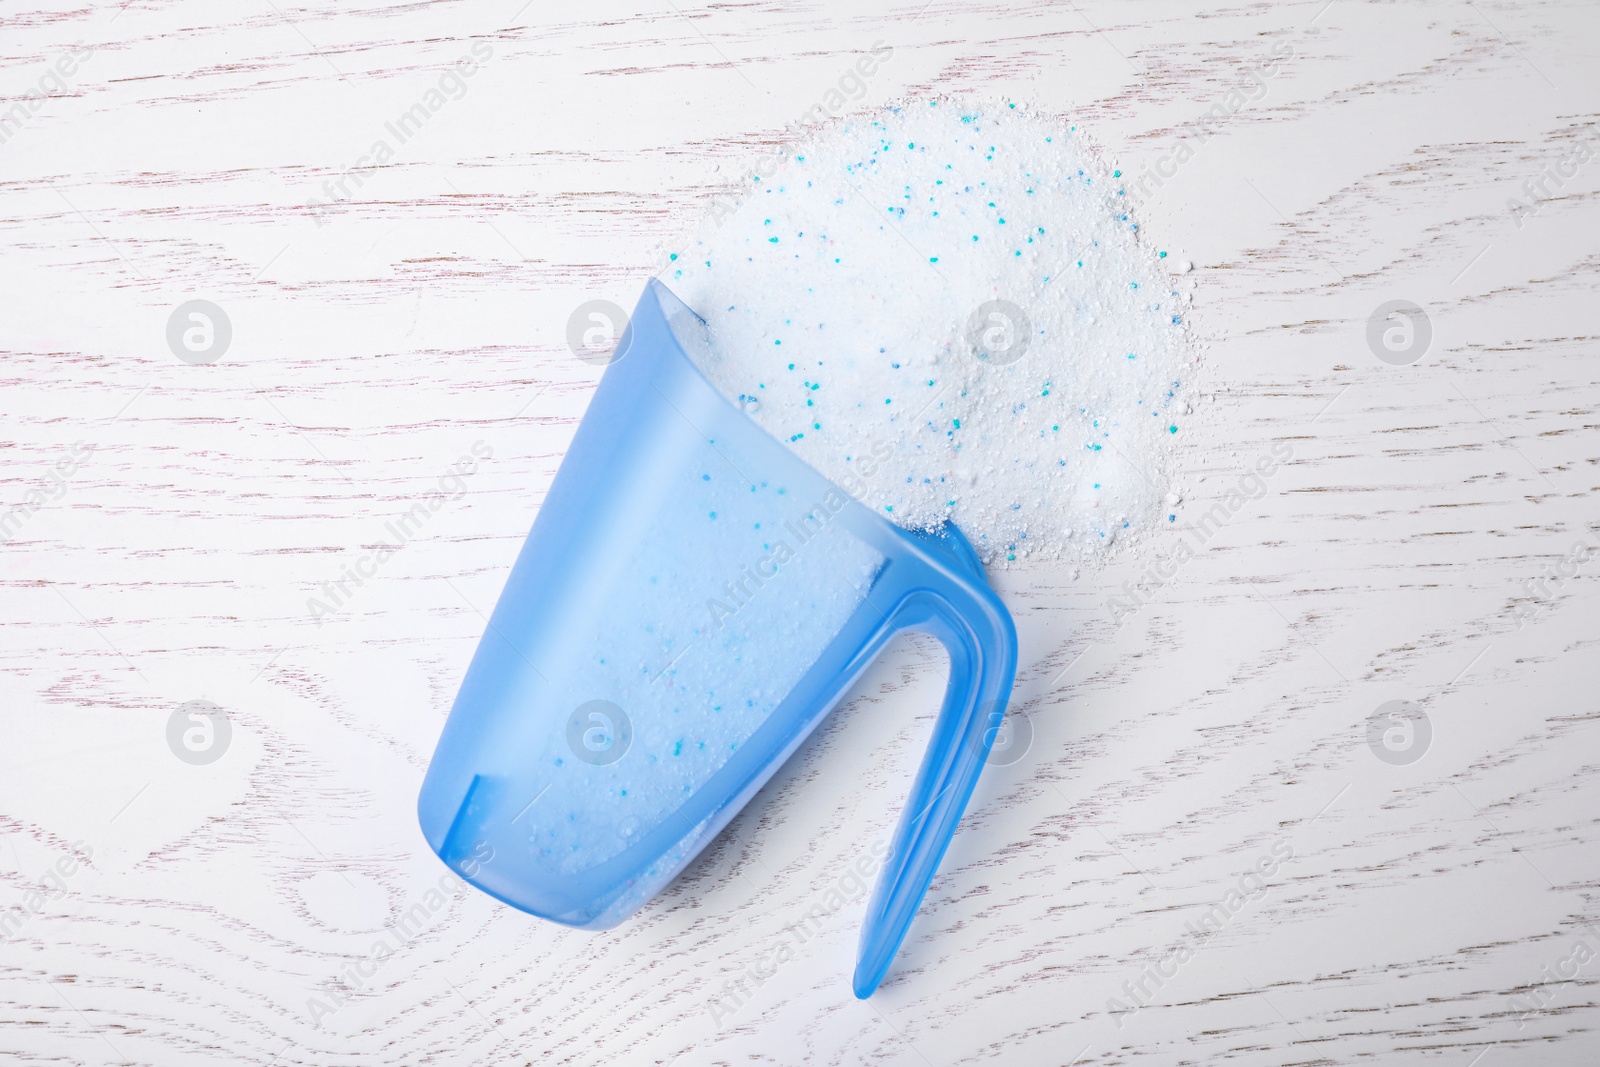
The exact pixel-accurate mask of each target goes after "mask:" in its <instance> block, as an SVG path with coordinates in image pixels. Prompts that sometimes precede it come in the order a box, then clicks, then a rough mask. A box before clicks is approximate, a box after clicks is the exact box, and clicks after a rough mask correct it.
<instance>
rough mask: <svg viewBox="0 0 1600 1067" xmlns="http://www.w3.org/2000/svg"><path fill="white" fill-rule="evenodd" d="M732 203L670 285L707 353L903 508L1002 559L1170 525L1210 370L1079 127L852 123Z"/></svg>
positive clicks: (749, 400)
mask: <svg viewBox="0 0 1600 1067" xmlns="http://www.w3.org/2000/svg"><path fill="white" fill-rule="evenodd" d="M766 173H767V176H766V177H762V176H760V175H759V174H758V175H756V176H754V177H753V178H751V179H750V181H749V182H748V184H746V185H745V186H743V187H742V188H741V189H739V190H737V191H736V192H735V193H734V194H733V195H731V196H727V197H723V198H719V199H718V200H717V201H716V202H715V204H714V206H713V210H712V212H711V214H710V216H709V217H708V218H707V219H706V220H705V222H704V223H703V224H702V226H701V227H700V229H699V232H698V234H697V235H696V236H694V237H693V238H692V239H690V240H689V241H688V242H687V243H686V244H685V245H684V246H683V248H682V249H681V250H680V251H679V252H678V253H676V254H675V255H674V256H673V259H672V261H671V263H670V265H669V267H668V268H667V269H666V270H665V271H664V272H663V274H662V277H663V280H664V281H665V282H666V283H667V284H668V286H669V287H670V288H672V289H673V290H674V291H675V292H676V293H678V295H679V296H681V297H682V298H683V299H684V301H685V302H686V303H688V304H689V306H690V307H692V308H694V309H695V310H696V311H697V312H699V313H700V314H701V315H703V316H704V317H705V319H706V322H707V325H708V329H709V338H710V347H709V348H708V349H706V350H704V351H700V352H696V353H694V354H693V358H695V359H696V361H697V362H698V363H699V364H700V366H701V369H702V370H703V371H704V372H705V373H706V375H707V377H709V378H710V379H711V381H712V382H713V383H714V384H715V385H716V386H717V388H718V389H720V390H721V391H722V392H723V394H724V395H726V396H727V397H728V398H729V399H731V400H733V401H735V402H736V403H739V404H741V405H743V407H744V409H745V410H746V411H747V412H748V413H749V414H750V416H751V417H752V418H753V419H755V421H756V422H758V423H759V424H760V425H761V426H762V427H763V428H764V429H766V430H767V431H768V432H770V433H771V434H773V435H774V436H775V437H777V438H778V439H779V440H781V441H783V442H785V443H786V444H787V445H788V446H789V448H790V449H792V450H793V451H794V452H795V453H796V454H797V455H798V456H799V457H800V458H801V459H803V460H805V461H806V462H807V463H809V464H811V465H812V466H813V467H815V468H816V469H818V470H819V471H821V472H822V473H823V474H824V475H826V476H827V477H829V478H830V479H832V480H833V481H834V482H835V483H837V484H838V485H840V486H841V487H842V488H844V489H845V490H846V491H847V492H849V493H851V494H852V495H854V496H855V497H857V498H858V499H860V500H861V501H862V502H864V503H865V504H867V505H868V506H870V507H872V508H874V509H875V510H877V511H878V512H879V513H880V514H883V515H885V516H886V517H888V518H890V519H892V520H894V521H895V522H898V523H900V524H901V525H903V526H907V527H913V528H923V529H930V528H933V527H935V526H938V525H939V524H940V523H942V522H944V521H945V520H947V519H949V520H953V521H954V522H955V523H956V525H957V526H959V527H960V528H961V530H962V531H963V532H964V533H965V534H966V535H967V536H968V538H969V539H970V540H971V541H972V542H973V544H974V545H975V547H976V548H977V549H978V551H979V553H980V555H981V556H982V557H983V558H984V559H985V560H986V561H996V560H999V561H1009V560H1016V559H1021V558H1024V557H1030V556H1044V557H1047V558H1049V557H1062V556H1065V557H1070V558H1073V559H1084V560H1087V559H1093V558H1095V557H1098V556H1100V555H1102V554H1104V553H1106V552H1108V551H1115V549H1114V547H1113V546H1115V545H1118V544H1126V543H1129V542H1130V541H1131V540H1132V539H1135V538H1137V537H1138V536H1139V535H1140V534H1142V533H1144V532H1147V531H1148V530H1149V529H1151V528H1153V527H1155V526H1156V525H1158V524H1160V523H1164V522H1166V521H1168V509H1164V508H1163V506H1162V503H1163V498H1164V497H1166V496H1167V494H1168V493H1169V492H1171V491H1172V488H1173V487H1172V485H1171V472H1170V469H1171V457H1172V453H1173V450H1174V448H1175V447H1176V444H1177V442H1178V441H1179V440H1180V439H1181V437H1182V435H1183V433H1184V430H1185V418H1184V412H1185V410H1186V405H1185V399H1184V396H1185V394H1184V386H1185V384H1186V382H1187V378H1188V373H1187V372H1188V371H1192V369H1193V354H1192V348H1191V346H1190V345H1189V344H1188V341H1187V334H1186V330H1185V327H1184V324H1183V308H1184V300H1183V299H1182V298H1181V297H1180V295H1179V293H1178V292H1177V291H1176V290H1175V288H1174V284H1173V280H1172V279H1171V278H1170V277H1169V276H1168V273H1167V270H1168V262H1169V261H1167V260H1166V259H1165V258H1164V257H1165V254H1164V253H1162V252H1159V251H1157V250H1154V249H1152V248H1149V247H1147V245H1146V244H1144V243H1142V242H1141V241H1140V239H1139V233H1138V227H1137V225H1136V223H1135V221H1134V220H1133V219H1132V218H1130V217H1129V214H1128V212H1127V210H1126V205H1125V198H1124V196H1123V194H1122V182H1121V180H1120V178H1121V176H1120V174H1119V173H1118V172H1116V171H1115V170H1111V169H1108V168H1107V167H1105V166H1104V165H1102V163H1101V162H1100V160H1099V157H1098V155H1097V154H1096V153H1095V152H1094V151H1093V149H1092V148H1091V147H1090V146H1089V145H1088V144H1086V143H1085V142H1084V140H1083V138H1082V137H1081V136H1080V135H1079V133H1078V131H1077V129H1076V128H1075V127H1074V126H1072V125H1070V124H1067V123H1065V122H1061V121H1059V120H1055V119H1052V118H1049V117H1046V116H1040V115H1034V114H1031V113H1029V112H1027V111H1025V110H1023V109H1021V108H1018V107H1015V106H1014V105H1006V104H989V105H983V106H975V105H971V104H967V103H963V102H961V101H954V100H947V99H937V100H931V101H921V102H917V103H914V104H907V105H904V106H901V107H895V108H890V109H887V110H885V111H882V112H878V113H873V114H868V115H864V116H860V117H856V118H852V119H848V120H844V121H841V122H838V123H835V124H833V125H831V126H829V127H827V128H825V129H823V130H821V131H820V132H816V133H814V134H812V135H811V136H810V137H809V138H808V139H807V140H805V141H803V142H800V143H796V144H795V145H793V146H791V147H790V148H788V149H786V150H785V151H784V152H783V153H782V157H781V161H780V162H779V163H778V165H777V167H776V169H775V170H774V169H772V168H770V167H768V168H766Z"/></svg>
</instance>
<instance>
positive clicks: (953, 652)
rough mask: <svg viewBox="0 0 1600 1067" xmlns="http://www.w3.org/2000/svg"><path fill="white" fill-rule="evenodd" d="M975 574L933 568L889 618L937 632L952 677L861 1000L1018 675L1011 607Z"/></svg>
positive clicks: (905, 823)
mask: <svg viewBox="0 0 1600 1067" xmlns="http://www.w3.org/2000/svg"><path fill="white" fill-rule="evenodd" d="M976 565H977V564H976V560H975V559H974V560H973V566H974V567H976ZM978 573H979V575H980V577H979V582H978V583H971V582H966V581H962V580H959V579H957V578H956V577H954V576H953V575H951V574H947V573H935V574H934V575H933V576H932V577H931V578H930V579H929V580H927V581H925V582H924V583H923V584H924V588H923V589H920V590H918V591H917V592H915V593H913V594H911V595H910V596H909V597H907V598H906V600H905V601H904V602H903V603H902V604H901V605H900V608H899V610H898V611H897V612H896V614H895V616H894V618H893V620H892V621H893V622H894V624H895V628H896V629H897V630H916V631H921V632H923V633H930V634H932V635H933V636H935V637H937V638H938V639H939V641H940V642H941V643H942V644H943V645H944V647H945V649H946V651H947V652H948V653H949V655H950V681H949V685H948V686H947V688H946V689H945V695H944V706H943V707H942V708H940V710H939V718H938V721H937V722H936V723H935V724H934V729H933V739H932V740H931V741H930V742H929V744H928V751H927V754H926V755H925V756H924V757H923V759H922V767H921V768H920V769H919V770H918V771H917V777H916V781H915V782H913V783H912V786H911V795H910V797H908V798H907V800H906V806H905V810H904V811H903V812H902V813H901V816H900V823H899V825H898V826H896V827H895V832H894V841H893V845H892V847H891V850H890V853H889V857H888V859H887V860H886V861H885V864H884V868H883V873H882V874H881V875H879V877H878V884H877V885H876V886H875V887H874V888H873V892H872V899H871V901H870V902H869V903H868V905H867V914H866V919H865V920H864V921H863V923H862V926H861V946H860V950H859V952H858V954H857V958H856V971H855V977H854V980H853V982H852V984H853V986H854V988H855V994H856V996H857V997H859V998H861V999H862V1000H865V999H866V998H867V997H869V996H871V995H872V993H873V992H874V991H875V990H876V989H877V988H878V983H880V982H881V981H883V977H884V975H885V974H886V973H887V972H888V970H889V965H890V963H892V962H893V961H894V956H895V953H896V952H897V951H898V950H899V948H900V943H901V942H902V941H904V940H905V936H906V931H907V930H909V929H910V927H911V920H912V919H913V918H914V917H915V915H916V913H917V907H918V906H919V905H920V904H921V903H922V897H923V895H924V894H925V893H926V892H927V891H928V885H929V883H930V882H932V881H933V875H934V872H935V871H936V870H938V867H939V861H940V860H941V859H942V858H943V857H944V853H945V849H946V848H947V847H948V846H949V844H950V838H951V837H952V836H953V835H954V834H955V831H956V825H957V824H958V823H959V822H960V821H961V815H962V812H963V811H965V810H966V807H967V800H968V798H970V797H971V796H972V790H973V787H974V786H976V785H977V783H978V774H979V772H980V771H982V770H983V765H984V761H985V760H986V759H987V758H988V756H989V749H990V746H991V745H993V743H994V737H995V733H996V731H997V730H998V729H999V726H1000V720H1001V717H1002V716H1003V715H1004V714H1005V708H1006V700H1007V698H1008V697H1009V696H1010V695H1011V685H1012V682H1013V680H1014V679H1015V677H1016V672H1017V634H1016V629H1015V627H1014V626H1013V625H1012V622H1011V615H1010V613H1009V612H1007V611H1006V609H1005V605H1003V604H1002V603H1001V602H1000V598H999V597H997V596H996V595H995V594H994V592H993V591H992V590H990V589H989V588H988V586H987V584H986V583H983V582H982V578H981V573H982V572H981V571H979V572H978Z"/></svg>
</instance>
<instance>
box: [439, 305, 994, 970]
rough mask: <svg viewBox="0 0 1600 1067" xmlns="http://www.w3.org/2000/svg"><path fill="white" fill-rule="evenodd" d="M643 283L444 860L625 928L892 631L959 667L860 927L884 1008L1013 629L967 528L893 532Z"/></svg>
mask: <svg viewBox="0 0 1600 1067" xmlns="http://www.w3.org/2000/svg"><path fill="white" fill-rule="evenodd" d="M703 343H705V323H704V322H703V321H702V320H701V319H700V318H699V317H698V316H696V315H695V314H694V313H693V312H692V311H690V310H689V309H688V308H687V307H685V306H684V305H683V303H682V302H681V301H679V300H678V298H677V297H676V296H674V295H673V294H672V293H671V292H670V291H669V290H668V289H667V288H666V287H665V286H663V285H662V284H661V283H660V282H657V281H651V282H650V283H649V285H648V286H647V287H646V289H645V292H644V295H643V297H642V298H641V299H640V301H639V306H638V308H637V310H636V311H635V312H634V315H633V318H632V320H631V321H630V323H629V325H628V328H627V330H626V331H625V332H624V334H623V337H622V340H621V342H620V344H619V346H618V349H617V354H616V357H615V359H614V360H613V361H612V363H611V364H610V366H608V367H607V368H606V371H605V374H604V376H603V377H602V379H601V381H600V385H599V387H598V388H597V389H596V391H595V394H594V398H593V400H592V401H591V402H590V405H589V409H588V411H587V412H586V413H585V415H584V417H583V421H582V423H581V424H580V425H579V427H578V430H577V433H576V435H575V436H574V438H573V441H572V446H571V448H570V449H569V450H568V452H567V455H566V458H565V459H564V460H563V462H562V464H561V468H560V470H558V471H557V473H556V477H555V480H554V482H553V483H552V484H551V487H550V492H549V494H548V496H547V497H546V498H545V501H544V504H543V506H542V507H541V508H540V509H539V514H538V517H537V519H536V521H535V522H534V525H533V530H532V531H531V532H530V533H529V534H528V539H527V541H526V543H525V544H524V545H523V547H522V551H521V554H520V555H519V556H518V557H517V561H516V564H515V566H514V567H513V568H512V570H511V574H510V577H509V578H508V579H507V580H506V585H505V589H504V591H503V592H502V593H501V594H500V600H499V602H498V603H497V604H496V606H495V609H494V614H493V615H492V617H491V618H490V620H489V624H488V628H487V629H486V630H485V632H484V635H483V638H482V640H481V641H480V642H479V644H478V648H477V652H476V653H475V654H474V656H473V658H472V663H471V665H470V667H469V668H468V669H467V674H466V677H465V679H464V680H463V681H462V684H461V690H460V692H459V693H458V694H457V696H456V701H455V705H454V707H453V708H452V709H451V712H450V717H449V720H448V721H447V722H446V723H445V727H444V731H443V733H442V735H441V736H440V738H439V744H438V747H437V749H436V750H435V752H434V755H433V760H432V762H431V763H430V764H429V767H428V773H427V777H426V778H425V780H424V781H423V785H422V794H421V797H420V799H419V801H418V805H417V811H418V815H419V817H420V820H421V823H422V831H423V834H424V835H425V836H426V838H427V840H428V844H429V845H430V846H431V847H432V848H433V849H434V851H435V852H437V853H438V854H439V858H440V859H442V860H443V861H444V862H445V863H446V864H448V865H449V866H450V867H451V868H452V869H453V870H455V871H457V872H458V873H459V874H460V875H461V876H462V877H463V878H465V879H466V880H467V881H469V882H471V883H472V884H473V885H476V886H477V887H478V888H480V889H482V890H483V891H485V892H486V893H489V894H490V895H492V896H494V897H497V898H498V899H500V900H503V901H505V902H506V903H507V904H510V905H512V906H513V907H516V908H520V909H521V910H523V911H526V912H530V913H532V914H534V915H538V916H542V917H543V918H546V919H552V920H554V921H556V922H559V923H566V924H568V925H572V926H578V927H583V928H586V929H603V928H606V927H609V926H614V925H615V924H617V923H618V922H620V921H622V919H624V918H625V917H627V916H628V915H629V914H631V913H632V912H634V911H636V910H637V909H638V908H640V907H641V906H642V905H643V904H644V903H645V902H646V901H648V900H649V899H650V898H651V897H652V896H654V895H655V894H656V893H657V892H659V891H660V890H661V889H662V888H664V887H665V886H666V885H667V883H669V882H670V881H671V880H672V879H673V878H674V877H675V876H676V875H677V874H678V873H679V872H680V871H682V870H683V868H684V867H685V865H687V864H688V863H689V861H690V860H692V859H693V858H694V857H695V855H696V854H697V853H699V852H700V850H701V849H703V848H704V847H705V846H706V845H708V844H709V843H710V842H711V841H712V839H713V838H715V837H716V835H717V834H718V832H720V831H721V830H722V828H723V827H724V826H726V825H727V823H728V821H729V820H730V819H732V818H733V816H734V815H736V814H737V813H738V812H739V810H740V809H741V808H742V807H743V806H744V805H745V803H746V802H748V801H749V800H750V798H751V797H752V796H753V795H754V794H755V792H756V791H757V790H758V789H760V788H761V786H762V785H763V784H764V783H765V782H766V781H767V780H768V779H769V778H771V777H772V775H773V773H774V772H776V771H777V769H778V768H779V767H780V766H782V764H783V762H784V760H786V759H788V757H789V756H790V755H791V754H792V753H793V752H794V751H795V749H797V748H798V747H799V746H800V744H801V742H803V741H804V740H805V739H806V737H807V736H808V735H809V734H810V733H811V731H813V730H815V729H816V728H817V725H818V724H819V723H821V722H822V720H823V718H824V717H825V716H826V715H827V714H828V712H829V711H830V710H832V708H833V706H834V705H835V704H836V703H838V701H839V699H840V698H841V697H842V696H843V695H844V694H845V692H846V691H847V690H848V689H849V688H850V685H851V683H853V682H854V681H855V680H856V678H857V677H858V676H859V675H860V674H861V672H862V671H864V670H865V669H866V668H867V666H868V664H870V663H871V662H872V660H873V658H874V657H875V656H876V655H877V654H878V652H879V651H880V650H881V649H882V648H883V646H884V644H885V643H886V642H888V640H889V639H890V638H891V637H893V636H894V635H895V634H897V633H900V632H901V631H906V630H916V631H922V632H925V633H931V634H933V635H934V636H935V637H937V638H938V639H939V640H940V641H941V642H942V643H943V644H944V646H945V648H946V649H947V650H948V652H949V656H950V679H949V684H948V688H947V690H946V693H945V698H944V704H943V707H942V708H941V709H940V712H939V717H938V720H937V722H936V723H935V725H934V729H933V737H932V740H931V741H930V743H929V745H928V750H927V753H926V755H925V756H924V757H923V761H922V766H921V769H920V770H919V771H918V773H917V776H916V780H915V781H914V782H913V783H912V786H911V794H910V797H909V799H908V800H907V803H906V807H905V809H904V812H903V813H902V815H901V818H900V821H899V824H898V826H897V828H896V830H895V834H894V838H893V840H892V842H891V852H890V855H889V857H888V859H887V860H886V862H885V865H884V868H883V871H882V874H881V875H880V876H879V880H878V883H877V885H876V887H875V888H874V890H873V895H872V897H871V899H870V901H869V903H868V906H867V914H866V919H865V921H864V924H863V926H862V931H861V947H860V953H859V957H858V961H857V966H856V971H855V976H854V982H853V985H854V989H855V993H856V996H858V997H862V998H865V997H868V996H870V995H871V994H872V992H873V991H874V990H875V989H876V988H877V987H878V983H879V982H880V981H882V979H883V976H884V974H885V973H886V972H887V971H888V969H889V965H890V962H891V961H892V960H893V958H894V955H895V952H896V951H897V950H898V949H899V947H900V943H901V941H902V940H904V938H905V935H906V931H907V929H908V928H909V927H910V925H911V920H912V917H913V916H914V915H915V914H916V910H917V907H918V905H919V904H920V903H921V901H922V897H923V894H924V893H926V891H927V888H928V883H929V882H930V881H932V879H933V875H934V871H935V870H936V869H937V868H938V865H939V860H940V859H941V857H943V855H944V851H945V848H946V847H947V846H948V845H949V843H950V838H951V835H952V834H954V833H955V829H956V824H957V823H958V822H959V821H960V818H961V814H962V812H963V811H964V810H965V808H966V805H967V800H968V798H969V797H970V796H971V794H972V789H973V786H974V785H975V784H976V783H977V780H978V774H979V772H980V771H981V770H982V768H983V765H984V761H985V759H986V757H987V756H988V753H989V749H990V746H991V744H992V743H993V740H994V735H995V732H996V731H997V729H998V728H999V726H1000V722H1001V717H1002V715H1003V714H1004V711H1005V705H1006V700H1007V698H1008V697H1009V695H1010V692H1011V685H1012V680H1013V678H1014V676H1015V674H1016V659H1017V649H1016V632H1015V630H1014V628H1013V626H1012V622H1011V616H1010V614H1009V613H1008V612H1007V611H1006V609H1005V606H1004V605H1003V604H1002V603H1001V602H1000V599H999V597H997V596H996V595H995V594H994V592H993V591H992V590H991V589H990V588H989V585H988V582H987V581H986V579H985V577H984V573H983V568H982V566H981V564H980V563H979V561H978V557H977V555H976V554H975V553H974V552H973V550H972V547H971V545H969V544H968V543H967V541H966V539H965V538H964V537H962V535H961V534H960V533H959V532H958V531H957V530H956V529H955V528H954V527H953V526H949V525H946V526H945V527H944V529H942V530H941V531H939V532H937V533H933V534H924V533H917V532H913V531H910V530H905V529H901V528H900V527H898V526H896V525H894V524H893V523H891V522H889V521H887V520H886V519H884V518H882V517H880V516H879V515H877V514H875V513H874V512H873V511H872V510H871V509H870V508H868V507H866V506H865V505H863V504H861V503H859V502H858V501H856V500H854V499H852V498H851V497H850V496H849V495H848V494H846V493H845V492H844V491H842V490H841V489H839V488H838V487H837V486H836V485H834V484H833V483H832V482H830V481H829V480H828V479H826V478H824V477H823V476H822V475H821V474H819V473H817V472H816V471H815V470H813V469H812V468H811V467H810V466H808V465H807V464H805V463H804V462H802V461H801V460H800V459H798V458H796V457H795V456H794V455H793V454H792V453H791V452H789V450H788V449H787V448H785V447H784V446H783V445H782V444H781V443H779V442H778V441H777V440H775V439H774V438H772V437H771V436H769V435H768V434H767V433H766V431H764V430H762V429H761V428H760V427H759V426H757V425H756V424H755V423H754V422H752V421H751V420H750V419H749V418H748V417H747V416H746V415H745V414H744V413H743V412H742V411H740V410H738V409H737V408H736V407H734V406H733V405H732V404H731V403H729V402H728V401H727V400H726V399H724V397H723V396H722V395H721V394H720V393H718V392H717V390H716V389H715V388H714V387H713V386H712V385H711V384H710V382H708V381H707V380H706V379H705V377H704V376H703V375H702V374H701V373H700V371H699V370H698V368H696V366H695V365H694V363H693V362H691V360H690V359H689V358H688V356H687V355H686V354H685V345H690V346H693V345H696V344H703Z"/></svg>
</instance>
